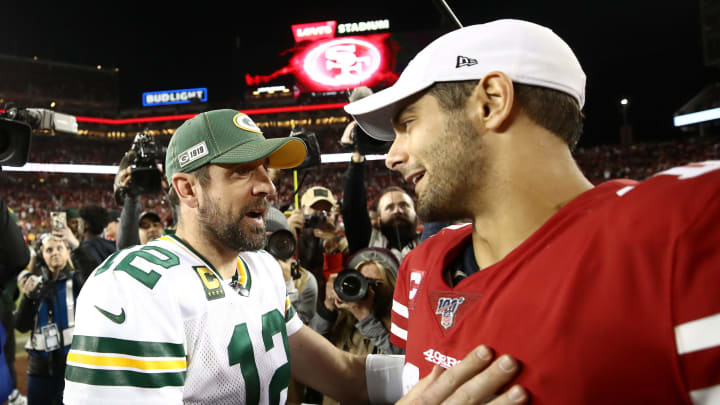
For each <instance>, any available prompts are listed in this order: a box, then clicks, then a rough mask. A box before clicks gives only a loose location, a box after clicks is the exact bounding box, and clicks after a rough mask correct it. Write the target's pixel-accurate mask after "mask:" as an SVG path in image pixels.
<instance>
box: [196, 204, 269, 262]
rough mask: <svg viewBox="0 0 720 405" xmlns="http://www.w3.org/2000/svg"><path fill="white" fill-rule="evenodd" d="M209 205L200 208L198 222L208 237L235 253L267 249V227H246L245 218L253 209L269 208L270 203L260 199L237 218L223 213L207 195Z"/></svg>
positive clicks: (248, 206)
mask: <svg viewBox="0 0 720 405" xmlns="http://www.w3.org/2000/svg"><path fill="white" fill-rule="evenodd" d="M204 200H205V201H207V204H206V205H204V206H201V207H198V222H199V223H200V226H201V227H202V229H203V231H204V232H205V234H206V235H208V236H209V237H210V238H211V239H213V240H214V241H215V242H217V243H218V244H220V245H222V246H224V247H226V248H228V249H230V250H234V251H238V252H241V251H252V250H259V249H262V248H264V247H265V244H266V240H267V236H266V235H265V226H264V225H263V226H255V225H244V224H243V218H245V215H246V214H247V213H248V212H250V210H251V209H253V208H257V207H267V205H268V203H267V201H265V200H264V199H260V200H258V201H256V202H254V203H251V204H248V205H247V206H246V207H245V209H244V210H243V211H242V212H240V214H238V215H237V216H233V215H232V214H230V213H222V212H221V211H220V208H219V207H218V205H217V204H216V203H215V201H214V200H213V199H212V198H210V196H209V195H207V194H206V196H205V198H204Z"/></svg>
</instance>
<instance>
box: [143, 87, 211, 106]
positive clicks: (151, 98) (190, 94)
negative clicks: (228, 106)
mask: <svg viewBox="0 0 720 405" xmlns="http://www.w3.org/2000/svg"><path fill="white" fill-rule="evenodd" d="M142 98H143V107H153V106H156V105H168V104H188V103H205V102H207V88H205V87H201V88H197V89H184V90H163V91H150V92H147V93H143V95H142Z"/></svg>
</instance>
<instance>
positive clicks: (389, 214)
mask: <svg viewBox="0 0 720 405" xmlns="http://www.w3.org/2000/svg"><path fill="white" fill-rule="evenodd" d="M358 132H359V128H357V124H356V123H355V122H354V121H353V122H351V123H350V124H348V126H347V127H346V128H345V131H344V132H343V136H342V139H341V141H340V143H341V144H343V145H345V146H349V147H352V148H353V149H354V151H353V155H352V159H351V161H350V164H349V165H348V168H347V170H346V171H345V174H344V179H343V206H342V210H341V212H342V216H343V218H344V220H345V221H344V222H345V235H346V236H347V240H348V245H349V250H350V253H351V254H352V253H354V252H356V251H358V250H359V249H362V248H366V247H379V248H386V249H390V250H391V251H392V252H393V253H394V254H395V256H396V257H397V259H398V260H399V261H401V260H402V258H403V257H405V255H406V254H407V253H408V252H409V251H410V250H411V249H412V248H414V247H415V246H416V245H417V243H418V238H419V235H418V234H417V232H416V228H417V222H418V220H417V215H416V214H415V203H414V201H413V200H412V198H411V197H410V195H408V193H407V192H406V191H405V190H403V189H402V188H400V187H388V188H386V189H384V190H383V191H382V193H381V194H380V197H379V198H378V203H377V213H378V216H379V227H378V228H375V227H373V226H372V224H371V222H370V214H369V212H368V207H367V190H366V188H365V155H364V154H363V152H364V150H362V149H363V148H361V147H360V145H359V142H360V139H359V137H361V136H365V137H367V135H365V134H359V133H358Z"/></svg>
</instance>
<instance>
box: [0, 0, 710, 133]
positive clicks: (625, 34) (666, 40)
mask: <svg viewBox="0 0 720 405" xmlns="http://www.w3.org/2000/svg"><path fill="white" fill-rule="evenodd" d="M41 3H42V2H41ZM41 3H38V2H27V1H24V2H22V3H21V2H17V1H14V2H12V3H7V2H5V3H4V4H3V6H2V9H0V53H5V54H12V55H18V56H26V57H32V56H35V55H37V56H38V57H39V58H42V59H50V60H55V61H63V62H70V63H75V64H82V65H88V66H95V65H97V64H102V65H103V66H118V67H120V86H121V94H120V95H121V104H122V105H123V106H125V107H136V106H137V104H139V102H140V93H141V92H143V91H150V90H162V89H174V88H189V87H196V86H197V87H201V86H206V87H208V88H209V94H210V97H213V96H215V97H219V98H222V99H224V98H229V97H230V96H232V93H233V92H235V91H237V90H238V89H239V88H241V86H242V85H243V83H244V75H245V73H247V72H250V73H251V74H268V73H270V72H272V71H273V70H275V69H277V68H279V67H282V66H283V63H284V59H283V58H282V57H280V56H278V53H279V52H280V51H282V50H284V49H287V48H289V47H291V46H292V44H293V39H292V33H291V30H290V24H292V23H302V22H314V21H323V20H331V19H332V20H338V22H352V21H365V20H371V19H380V18H388V19H390V24H391V30H392V31H420V30H433V31H439V30H446V31H447V30H449V29H451V28H452V25H451V24H450V22H449V21H448V20H446V19H445V20H444V19H443V18H441V16H440V15H439V13H438V10H437V8H436V7H435V6H434V4H433V2H432V1H430V0H427V1H425V0H384V1H379V0H366V1H359V2H356V3H350V2H347V1H342V2H341V1H337V2H329V1H324V0H323V1H305V2H303V1H296V2H292V3H290V2H270V1H265V2H255V3H254V5H252V6H248V4H247V3H248V2H247V1H238V2H234V3H231V4H222V3H218V4H215V3H214V2H207V1H205V2H191V3H185V4H188V5H192V7H191V6H187V5H186V6H180V5H179V4H180V3H179V2H178V3H174V4H170V5H168V6H166V7H159V6H152V7H149V6H148V4H150V2H146V3H138V4H134V5H133V4H130V3H127V2H113V3H114V4H110V2H94V3H87V4H80V3H76V4H73V5H68V4H66V3H67V2H65V4H63V5H62V6H60V5H57V4H56V5H50V4H47V5H42V4H41ZM105 3H107V4H105ZM448 3H449V4H450V5H451V6H452V7H453V9H454V10H455V12H456V14H457V15H458V17H459V18H460V20H461V21H462V22H463V24H465V25H469V24H476V23H482V22H486V21H490V20H493V19H497V18H522V19H527V20H530V21H533V22H536V23H539V24H542V25H546V26H548V27H550V28H552V29H553V30H554V31H555V32H557V33H558V34H559V35H560V36H561V37H563V38H564V39H565V40H566V41H567V42H568V43H569V44H570V46H571V47H572V48H573V49H574V50H575V52H576V54H577V55H578V58H579V60H580V63H581V64H582V65H583V68H584V69H585V72H586V73H587V76H588V84H587V103H586V106H585V114H586V117H587V121H586V136H585V137H586V138H587V139H586V141H585V143H599V142H602V143H613V142H615V141H616V140H617V133H618V126H619V124H620V121H621V116H620V112H619V111H620V109H619V100H620V99H621V98H623V97H627V98H629V99H630V110H629V117H630V121H631V123H632V124H633V125H634V131H635V134H636V135H638V136H639V137H641V138H667V137H672V136H682V134H681V132H680V131H679V130H677V129H675V128H673V127H672V114H673V112H674V111H676V110H677V109H678V108H679V107H680V106H681V105H682V104H684V103H685V102H686V101H687V100H689V99H690V98H691V97H692V96H693V95H695V94H696V93H697V92H699V91H700V90H701V89H702V88H703V87H704V86H706V85H708V84H710V83H712V82H714V81H717V80H718V78H719V76H720V75H719V74H718V71H717V70H713V69H710V68H706V67H704V64H703V58H702V46H701V31H700V24H699V4H698V1H696V0H668V1H662V2H658V1H647V0H642V1H628V0H605V1H602V2H599V1H593V2H589V1H554V0H546V1H537V0H522V1H520V0H517V1H515V0H486V1H482V2H480V1H460V0H448ZM0 80H1V78H0Z"/></svg>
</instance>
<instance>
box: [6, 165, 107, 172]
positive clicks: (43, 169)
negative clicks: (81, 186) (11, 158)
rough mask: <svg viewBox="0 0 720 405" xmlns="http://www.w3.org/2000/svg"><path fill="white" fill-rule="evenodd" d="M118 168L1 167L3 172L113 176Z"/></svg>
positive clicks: (90, 166) (92, 166) (86, 166)
mask: <svg viewBox="0 0 720 405" xmlns="http://www.w3.org/2000/svg"><path fill="white" fill-rule="evenodd" d="M118 167H119V166H111V165H75V164H67V163H25V166H21V167H10V166H3V168H2V169H3V171H4V172H34V173H38V172H39V173H80V174H115V173H117V171H118Z"/></svg>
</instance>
